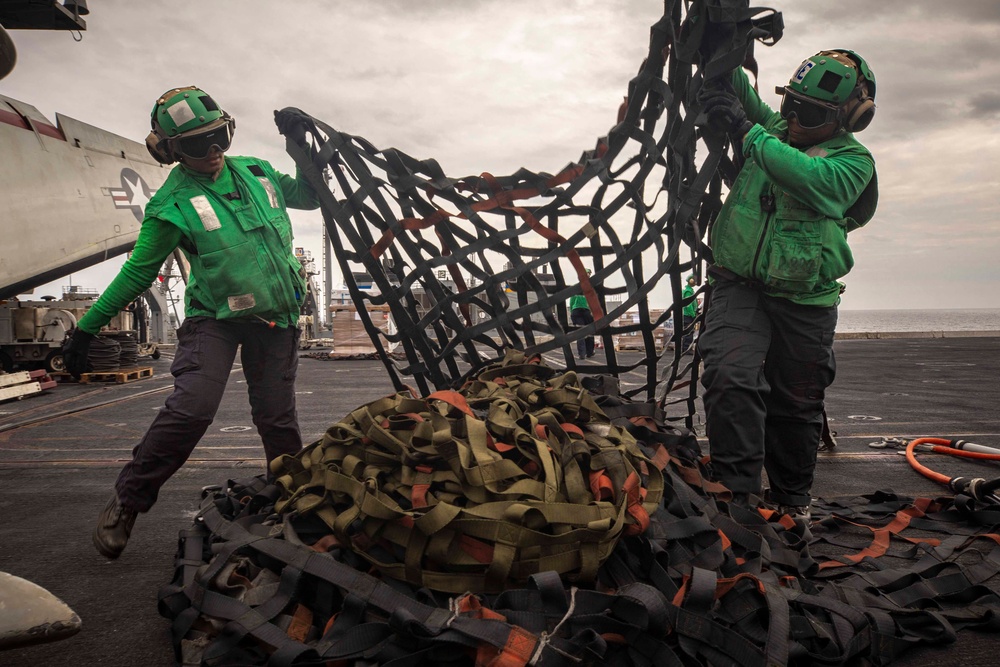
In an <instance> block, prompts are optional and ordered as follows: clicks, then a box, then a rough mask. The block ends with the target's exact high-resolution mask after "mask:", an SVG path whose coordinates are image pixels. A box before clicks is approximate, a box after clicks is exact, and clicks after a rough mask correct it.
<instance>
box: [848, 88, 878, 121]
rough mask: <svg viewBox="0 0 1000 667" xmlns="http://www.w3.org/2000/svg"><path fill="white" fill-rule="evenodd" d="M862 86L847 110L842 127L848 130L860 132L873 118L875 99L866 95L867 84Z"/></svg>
mask: <svg viewBox="0 0 1000 667" xmlns="http://www.w3.org/2000/svg"><path fill="white" fill-rule="evenodd" d="M864 88H865V90H863V91H862V92H861V94H860V96H859V97H858V100H857V102H855V103H854V106H853V107H851V108H850V109H848V110H847V117H846V118H845V119H844V128H845V129H846V130H847V131H848V132H860V131H861V130H863V129H865V128H866V127H868V125H869V124H871V122H872V119H873V118H875V101H874V100H872V99H871V98H870V97H868V88H867V86H865V87H864Z"/></svg>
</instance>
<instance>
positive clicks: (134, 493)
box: [115, 317, 302, 512]
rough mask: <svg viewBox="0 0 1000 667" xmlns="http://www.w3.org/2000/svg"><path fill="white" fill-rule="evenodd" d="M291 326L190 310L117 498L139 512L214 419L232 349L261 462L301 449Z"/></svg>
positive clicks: (295, 353)
mask: <svg viewBox="0 0 1000 667" xmlns="http://www.w3.org/2000/svg"><path fill="white" fill-rule="evenodd" d="M298 343H299V331H298V329H296V328H295V327H289V328H286V329H278V328H274V329H270V328H268V327H267V325H266V324H264V323H260V324H257V323H247V322H234V321H231V320H230V321H226V320H215V319H212V318H207V317H190V318H188V319H186V320H184V323H183V324H182V325H181V327H180V328H179V329H178V330H177V350H176V355H175V356H174V362H173V365H172V366H171V367H170V372H171V373H172V374H173V376H174V390H173V392H172V393H171V394H170V396H169V397H168V398H167V401H166V404H165V405H164V407H163V408H162V409H161V410H160V412H159V414H157V416H156V418H155V419H154V420H153V423H152V424H151V425H150V427H149V430H147V431H146V434H145V436H143V438H142V440H141V441H140V442H139V444H138V445H136V446H135V448H134V449H133V450H132V461H131V462H129V463H128V464H126V465H125V467H124V468H123V469H122V471H121V474H120V475H119V476H118V482H117V483H116V485H115V486H116V489H117V491H118V497H119V499H120V500H121V502H122V503H123V504H124V505H126V506H128V507H131V508H133V509H136V510H138V511H140V512H146V511H148V510H149V508H151V507H152V506H153V504H154V503H155V502H156V498H157V495H158V494H159V491H160V487H162V486H163V484H164V483H165V482H166V481H167V480H168V479H169V478H170V476H171V475H173V474H174V473H175V472H177V470H178V469H179V468H180V467H181V466H182V465H184V462H185V461H187V459H188V457H189V456H190V455H191V452H192V451H193V450H194V448H195V445H197V444H198V441H199V440H201V438H202V436H203V435H205V431H206V430H208V427H209V426H210V425H211V423H212V421H213V420H214V419H215V413H216V412H217V411H218V409H219V404H220V403H221V402H222V395H223V392H224V391H225V388H226V382H227V381H228V380H229V375H230V373H231V371H232V368H233V362H234V361H235V359H236V351H237V349H239V350H240V361H241V362H242V364H243V374H244V376H245V377H246V382H247V390H248V393H249V398H250V412H251V415H252V417H253V423H254V425H255V426H256V427H257V433H259V434H260V437H261V440H263V442H264V455H265V457H266V459H267V463H268V465H270V463H271V461H272V460H273V459H275V458H277V457H279V456H281V455H282V454H295V453H296V452H298V451H299V450H300V449H302V435H301V433H300V431H299V423H298V417H297V415H296V412H295V374H296V371H297V370H298V363H299V362H298Z"/></svg>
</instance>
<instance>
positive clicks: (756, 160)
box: [709, 69, 878, 306]
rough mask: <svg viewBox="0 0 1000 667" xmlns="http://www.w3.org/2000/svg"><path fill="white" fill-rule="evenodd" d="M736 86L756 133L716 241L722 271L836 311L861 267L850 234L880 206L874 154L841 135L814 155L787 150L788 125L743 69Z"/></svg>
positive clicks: (746, 145) (747, 143) (714, 232)
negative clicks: (847, 278)
mask: <svg viewBox="0 0 1000 667" xmlns="http://www.w3.org/2000/svg"><path fill="white" fill-rule="evenodd" d="M732 82H733V86H734V87H735V89H736V92H737V95H738V96H739V98H740V101H741V102H742V104H743V108H744V111H745V112H746V114H747V118H748V119H749V120H750V121H752V122H754V123H755V125H754V126H753V127H752V128H751V129H750V131H749V132H747V134H746V136H745V137H744V141H743V153H744V155H745V156H746V158H747V161H746V163H745V164H744V166H743V169H742V170H741V171H740V174H739V176H738V177H737V179H736V181H735V182H734V183H733V187H732V189H731V190H730V192H729V195H728V196H727V197H726V202H725V204H724V205H723V207H722V210H721V211H720V212H719V216H718V218H717V219H716V221H715V222H714V223H713V225H712V228H711V230H710V233H709V243H710V245H711V247H712V250H713V254H714V257H715V263H716V264H717V265H718V266H720V267H723V268H725V269H728V270H729V271H731V272H733V273H735V274H737V275H739V276H742V277H744V278H747V279H750V280H753V281H757V282H759V283H761V284H763V285H764V286H765V287H766V288H767V290H768V291H769V293H771V294H773V295H775V296H780V297H784V298H787V299H790V300H792V301H794V302H796V303H801V304H805V305H817V306H830V305H833V304H835V303H836V302H837V300H838V299H839V296H840V292H841V288H842V285H841V284H840V283H839V282H838V281H837V279H838V278H840V277H842V276H844V275H846V274H847V273H848V271H850V270H851V267H852V266H853V265H854V258H853V256H852V254H851V250H850V247H849V246H848V244H847V232H849V231H851V230H853V229H856V228H858V227H860V226H861V225H863V224H865V223H866V222H868V220H869V219H870V218H871V217H872V215H873V214H874V211H875V206H876V202H877V199H878V191H877V185H876V181H875V177H874V174H875V163H874V160H873V159H872V156H871V153H870V152H869V151H868V149H866V148H865V147H864V146H862V145H861V144H860V143H859V142H858V141H857V140H856V139H855V138H854V136H853V135H852V134H850V133H847V132H840V133H838V134H837V135H835V136H833V137H831V138H830V139H828V140H826V141H824V142H822V143H819V144H817V145H815V146H810V147H808V148H802V149H800V148H796V147H794V146H791V145H789V144H787V143H786V137H787V135H788V124H787V122H786V121H785V120H784V119H783V118H782V117H781V114H779V113H777V112H775V111H774V110H772V109H771V108H770V107H769V106H768V105H767V104H766V103H764V102H763V101H762V100H761V99H760V97H759V96H758V95H757V93H756V91H754V89H753V87H752V86H751V85H750V82H749V80H748V79H747V76H746V73H745V72H743V70H741V69H737V70H736V71H735V72H734V73H733V77H732Z"/></svg>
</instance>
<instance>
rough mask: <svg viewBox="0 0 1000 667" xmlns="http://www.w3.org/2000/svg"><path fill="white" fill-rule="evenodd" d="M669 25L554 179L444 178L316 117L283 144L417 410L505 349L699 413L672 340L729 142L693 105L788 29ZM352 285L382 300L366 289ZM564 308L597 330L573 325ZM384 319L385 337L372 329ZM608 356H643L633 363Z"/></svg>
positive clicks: (428, 162) (721, 23)
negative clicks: (594, 353) (580, 348)
mask: <svg viewBox="0 0 1000 667" xmlns="http://www.w3.org/2000/svg"><path fill="white" fill-rule="evenodd" d="M664 8H665V13H664V15H663V17H662V18H661V19H660V20H659V21H657V22H656V23H655V24H654V25H653V26H652V28H651V30H650V41H649V49H648V55H647V57H646V58H645V59H644V61H643V63H642V65H641V67H640V68H639V71H638V73H637V75H636V76H635V78H633V79H632V80H631V81H630V82H629V84H628V88H627V91H623V92H626V93H627V98H626V102H625V104H624V105H623V106H622V108H621V109H620V111H619V114H618V118H617V119H614V118H611V119H609V121H615V122H614V124H613V126H612V127H611V129H610V130H609V131H608V134H607V135H606V136H604V137H601V138H599V139H598V140H597V141H596V143H595V144H594V146H593V147H592V148H591V149H590V150H587V151H584V152H583V154H582V155H581V156H580V158H579V159H578V160H576V161H575V162H571V163H569V164H567V165H566V166H565V167H563V168H562V169H559V170H557V171H555V172H554V173H546V172H533V171H529V170H527V169H520V170H518V171H516V172H514V173H512V174H510V175H506V176H497V175H493V174H490V173H485V172H484V173H480V174H476V175H469V176H464V177H461V178H454V177H449V176H447V175H446V174H445V173H444V172H443V171H442V169H441V167H440V165H439V164H438V163H437V162H436V161H434V160H432V159H423V160H422V159H418V158H415V157H412V156H410V155H408V154H406V153H404V152H403V151H401V150H398V149H395V148H387V149H380V148H378V147H376V146H374V145H372V144H371V143H370V142H368V141H366V140H365V139H363V138H361V137H358V136H353V135H351V134H348V133H346V132H343V131H340V130H338V129H336V128H334V127H332V126H330V125H328V124H327V123H325V122H323V121H322V120H321V119H320V118H314V119H313V123H312V128H311V130H312V131H311V134H312V136H313V145H312V147H311V150H305V149H303V148H302V147H300V146H298V145H296V144H294V143H292V142H291V141H289V142H288V151H289V153H290V154H291V155H292V156H293V157H294V158H295V160H296V163H297V165H298V166H299V168H300V169H301V170H302V171H303V173H305V174H306V175H307V176H308V177H309V178H310V180H311V182H312V183H313V185H314V186H315V187H316V188H317V190H318V191H319V193H320V196H321V200H322V209H323V215H324V219H325V224H326V227H327V230H328V232H329V236H330V238H331V241H332V244H333V246H334V250H335V254H336V257H337V260H338V262H339V266H340V270H341V273H342V274H343V275H344V277H345V279H346V282H347V286H348V288H349V290H350V294H351V298H352V300H353V301H354V303H355V304H357V305H358V314H359V317H360V319H361V321H362V322H363V324H364V326H365V328H366V330H367V332H368V334H369V336H370V337H371V339H372V341H373V343H374V344H375V347H376V349H377V350H378V354H379V356H380V358H381V359H382V361H383V362H384V363H385V364H386V367H387V369H388V372H389V374H390V376H391V377H392V379H393V382H394V383H395V386H396V388H397V390H403V389H404V384H403V380H402V379H401V376H407V375H409V376H413V377H414V378H415V381H416V384H417V388H418V389H419V391H420V393H421V394H427V393H430V391H431V390H432V389H434V388H437V389H445V388H452V387H454V386H457V384H459V383H460V382H461V381H463V380H464V379H466V378H467V377H470V376H471V375H473V374H475V373H476V372H477V371H478V370H479V369H481V368H482V367H483V366H485V365H487V364H488V363H491V362H492V361H494V360H496V359H498V358H501V357H502V356H503V351H504V350H505V349H508V348H515V349H520V350H523V351H524V352H526V353H527V354H529V355H531V354H537V353H543V352H555V353H560V352H561V353H562V354H563V356H564V357H565V360H566V365H567V367H568V368H570V369H576V370H578V372H581V373H588V374H589V373H594V374H597V373H603V374H607V373H610V374H613V375H620V374H622V373H625V372H628V371H632V370H635V369H637V368H638V369H642V370H643V371H644V372H645V382H644V383H642V384H641V385H640V386H638V387H634V388H631V387H630V388H629V389H628V390H627V391H626V395H627V396H629V397H630V398H631V397H639V398H642V399H643V400H648V401H652V400H657V399H658V400H660V401H661V402H682V403H686V404H687V408H688V414H693V412H694V403H693V401H694V399H695V397H696V389H695V387H696V382H695V381H694V380H695V379H696V378H695V377H694V375H695V374H696V372H697V364H693V363H691V361H690V359H688V358H682V356H681V353H682V350H681V346H680V344H679V343H680V341H681V338H682V336H683V335H685V334H690V333H692V332H691V331H688V332H683V331H681V329H682V326H681V323H682V322H683V316H682V309H683V306H684V305H685V302H684V301H683V300H682V299H681V289H682V287H683V285H684V280H683V278H684V276H685V275H686V274H688V273H695V274H697V275H701V274H702V272H703V271H702V267H703V259H704V246H703V244H702V242H701V237H702V235H703V233H704V231H705V228H706V226H707V224H708V223H709V222H710V220H711V218H712V217H714V214H715V212H717V211H718V210H719V207H720V194H721V191H722V190H721V178H722V177H721V174H723V173H726V174H730V175H731V174H733V173H734V169H733V168H732V160H731V158H730V157H728V155H729V151H730V147H729V146H728V144H727V143H726V142H725V140H724V139H722V138H719V137H713V138H708V139H707V143H706V139H702V138H701V137H700V134H699V131H698V130H697V129H696V125H695V123H696V120H697V119H698V117H699V113H700V108H699V106H698V104H697V102H695V100H696V99H697V92H698V90H699V89H700V87H701V86H702V84H703V81H704V80H705V77H706V76H707V77H714V76H723V75H725V74H727V73H728V72H729V71H730V70H732V69H733V68H735V67H737V66H739V65H740V64H741V63H742V62H744V61H745V60H748V58H747V56H748V55H749V54H750V53H751V51H752V49H751V45H752V43H753V40H754V39H758V40H761V41H764V42H765V43H773V42H774V41H776V40H777V39H778V37H780V35H781V21H780V14H775V13H773V12H772V13H770V14H767V15H766V16H762V17H759V16H758V15H759V14H760V13H761V12H763V11H765V10H761V9H752V8H749V7H748V6H747V3H746V1H745V0H713V1H707V0H694V1H693V2H680V0H667V1H666V2H665V3H664ZM696 156H697V157H698V159H697V160H696ZM703 156H705V159H704V161H703V162H702V159H701V158H702V157H703ZM699 164H701V167H700V168H699V166H698V165H699ZM324 175H326V176H327V177H328V178H329V179H330V180H329V181H328V180H327V178H324ZM334 191H336V194H334ZM585 268H592V269H593V275H591V276H588V275H587V273H586V271H585ZM358 273H367V274H369V275H370V276H371V280H372V283H373V284H374V285H375V286H376V287H377V288H378V289H377V291H376V292H373V291H369V290H364V289H361V287H359V284H358V281H357V279H356V274H358ZM657 288H659V289H657ZM654 289H655V290H657V298H658V299H662V298H663V297H664V296H667V298H668V299H669V300H670V303H669V304H667V305H666V307H665V308H663V309H662V310H654V309H651V307H650V301H649V298H650V296H651V294H652V293H653V291H654ZM574 294H582V295H584V296H585V297H586V299H587V303H588V304H589V307H590V309H591V311H592V314H593V315H594V318H595V322H594V323H592V324H589V325H586V326H576V325H573V324H571V323H570V321H569V313H568V310H567V302H568V300H569V298H570V297H571V296H573V295H574ZM386 305H387V306H389V308H390V310H391V314H392V319H393V321H394V323H395V331H392V330H389V331H383V330H382V329H380V328H379V327H378V326H377V325H378V324H379V323H378V322H376V321H374V320H373V319H372V317H371V315H370V314H369V307H370V306H386ZM626 315H627V317H626ZM669 320H672V323H673V332H672V333H670V332H669V330H668V329H665V328H664V327H665V325H667V324H668V321H669ZM383 328H384V327H383ZM595 335H596V336H598V337H600V338H601V340H603V343H604V353H603V357H604V358H603V363H600V364H594V363H591V364H587V365H586V367H581V368H577V364H576V361H575V360H574V355H573V353H572V348H573V343H574V341H577V340H578V339H580V338H581V337H584V336H595ZM671 342H673V343H677V344H675V345H673V351H672V352H671V351H670V350H669V346H668V345H667V344H668V343H671ZM616 343H617V344H618V345H619V346H621V347H626V346H627V347H635V348H637V349H639V350H640V351H641V352H642V354H640V355H629V356H628V357H627V359H626V358H624V357H622V356H621V355H619V354H618V352H617V351H616ZM636 356H638V357H639V358H636Z"/></svg>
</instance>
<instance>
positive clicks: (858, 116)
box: [776, 49, 875, 132]
mask: <svg viewBox="0 0 1000 667" xmlns="http://www.w3.org/2000/svg"><path fill="white" fill-rule="evenodd" d="M776 92H777V93H778V94H780V95H783V96H784V98H783V99H782V103H781V115H782V116H783V117H785V118H786V119H787V118H790V117H791V116H793V115H795V116H797V117H798V119H799V123H800V124H801V125H802V126H803V127H819V126H820V125H823V124H826V123H829V122H832V121H834V120H836V121H839V122H840V124H841V125H842V127H844V128H845V129H846V130H847V131H848V132H860V131H861V130H863V129H865V128H866V127H868V124H869V123H871V121H872V118H874V116H875V74H874V73H873V72H872V70H871V68H870V67H869V66H868V63H867V62H865V60H864V58H862V57H861V56H859V55H858V54H857V53H855V52H854V51H849V50H847V49H833V50H830V51H820V52H819V53H817V54H816V55H814V56H810V57H809V58H807V59H806V60H804V61H802V64H801V65H799V67H798V69H797V70H795V73H794V74H793V75H792V78H791V80H790V81H789V82H788V85H787V86H783V87H782V86H779V87H778V88H777V89H776Z"/></svg>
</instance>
